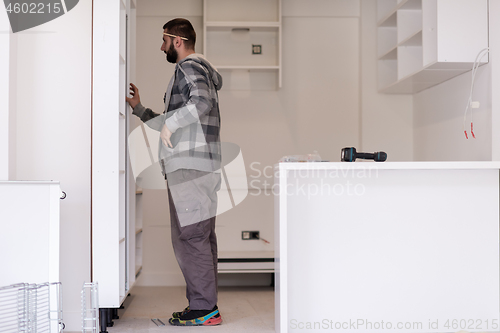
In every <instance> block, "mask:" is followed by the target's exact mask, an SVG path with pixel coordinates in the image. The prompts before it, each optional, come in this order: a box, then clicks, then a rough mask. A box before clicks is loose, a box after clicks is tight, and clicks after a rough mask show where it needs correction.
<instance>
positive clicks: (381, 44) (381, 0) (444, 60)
mask: <svg viewBox="0 0 500 333" xmlns="http://www.w3.org/2000/svg"><path fill="white" fill-rule="evenodd" d="M377 14H378V23H377V35H378V37H377V39H378V50H377V57H378V87H379V91H380V92H385V93H403V94H411V93H416V92H419V91H421V90H424V89H427V88H429V87H432V86H434V85H437V84H439V83H441V82H444V81H446V80H449V79H451V78H452V77H455V76H457V75H460V74H462V73H464V72H466V71H468V70H470V69H472V66H473V63H474V60H475V58H476V56H477V54H478V53H479V52H480V51H481V50H483V49H485V48H487V47H488V3H487V0H454V1H449V0H378V1H377ZM487 62H488V57H485V58H484V59H483V62H482V63H483V64H484V63H487Z"/></svg>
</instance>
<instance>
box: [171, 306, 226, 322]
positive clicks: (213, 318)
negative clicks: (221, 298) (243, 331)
mask: <svg viewBox="0 0 500 333" xmlns="http://www.w3.org/2000/svg"><path fill="white" fill-rule="evenodd" d="M168 322H169V323H170V324H171V325H175V326H202V325H203V326H213V325H219V324H220V323H222V317H221V315H220V313H219V309H218V308H217V305H216V306H214V308H213V309H212V310H188V311H187V312H186V313H185V314H182V315H181V316H179V317H178V318H170V319H169V320H168Z"/></svg>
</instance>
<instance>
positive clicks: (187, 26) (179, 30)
mask: <svg viewBox="0 0 500 333" xmlns="http://www.w3.org/2000/svg"><path fill="white" fill-rule="evenodd" d="M165 29H167V32H168V33H169V34H172V35H176V36H180V37H184V38H187V40H184V45H185V46H186V48H187V49H192V50H194V45H195V43H196V32H195V31H194V28H193V25H192V24H191V22H189V21H188V20H186V19H183V18H176V19H173V20H170V21H168V22H167V23H165V24H164V25H163V30H165Z"/></svg>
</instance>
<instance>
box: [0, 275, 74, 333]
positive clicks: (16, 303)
mask: <svg viewBox="0 0 500 333" xmlns="http://www.w3.org/2000/svg"><path fill="white" fill-rule="evenodd" d="M61 286H62V285H61V283H60V282H56V283H48V282H47V283H42V284H29V283H18V284H13V285H10V286H6V287H0V333H11V332H12V333H17V332H30V333H56V332H62V331H63V329H64V323H63V321H62V288H61Z"/></svg>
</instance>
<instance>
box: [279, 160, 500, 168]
mask: <svg viewBox="0 0 500 333" xmlns="http://www.w3.org/2000/svg"><path fill="white" fill-rule="evenodd" d="M274 166H275V168H279V170H363V169H371V170H434V169H435V170H439V169H441V170H442V169H449V170H467V169H471V170H472V169H474V170H477V169H485V170H486V169H490V170H491V169H500V162H499V161H495V162H492V161H482V162H463V161H457V162H372V161H369V162H282V163H279V164H275V165H274Z"/></svg>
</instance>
